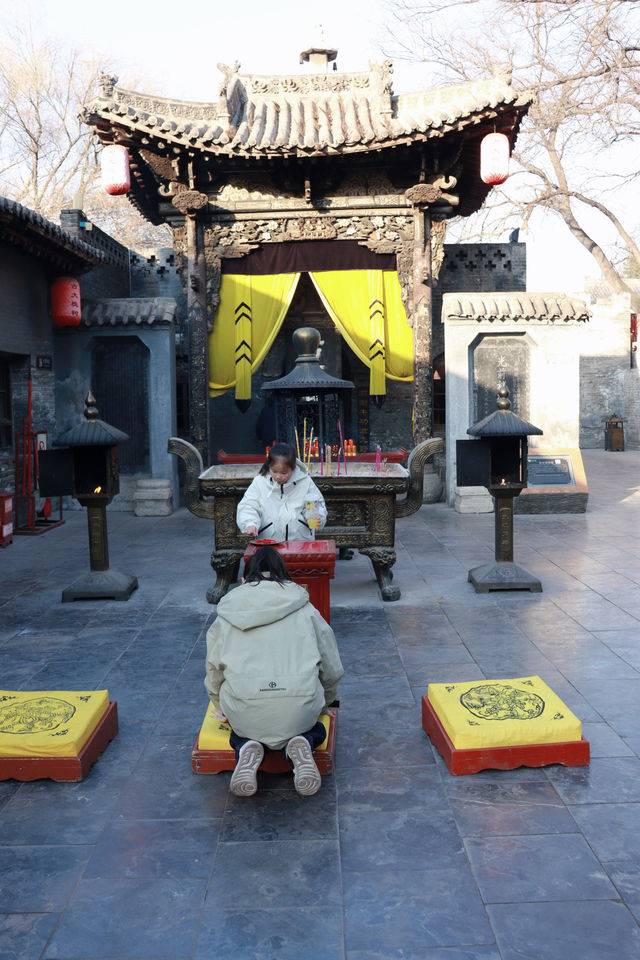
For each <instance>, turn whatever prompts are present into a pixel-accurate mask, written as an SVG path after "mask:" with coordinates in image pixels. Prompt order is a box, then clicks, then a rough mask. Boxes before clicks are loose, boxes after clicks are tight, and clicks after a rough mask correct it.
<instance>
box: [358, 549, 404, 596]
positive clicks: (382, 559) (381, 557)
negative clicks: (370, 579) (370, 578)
mask: <svg viewBox="0 0 640 960" xmlns="http://www.w3.org/2000/svg"><path fill="white" fill-rule="evenodd" d="M360 553H362V554H363V555H364V556H365V557H369V559H370V560H371V566H372V567H373V572H374V573H375V575H376V580H377V581H378V586H379V587H380V593H381V594H382V599H383V600H386V601H387V602H391V601H393V600H399V599H400V588H399V587H394V586H392V585H391V581H392V580H393V571H392V569H391V568H392V566H393V565H394V563H395V562H396V552H395V550H391V549H390V548H389V547H361V548H360Z"/></svg>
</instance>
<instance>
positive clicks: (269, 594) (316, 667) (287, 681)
mask: <svg viewBox="0 0 640 960" xmlns="http://www.w3.org/2000/svg"><path fill="white" fill-rule="evenodd" d="M343 673H344V671H343V668H342V663H341V661H340V655H339V653H338V647H337V645H336V640H335V637H334V634H333V630H332V629H331V627H330V626H329V625H328V623H327V622H326V621H325V620H324V619H323V618H322V617H321V616H320V614H319V613H318V611H317V610H316V609H315V607H314V606H313V605H312V604H311V603H310V602H309V597H308V594H307V591H306V590H305V589H304V587H301V586H299V585H298V584H297V583H293V582H291V581H288V582H286V583H284V584H282V585H281V584H279V583H276V582H275V581H271V580H262V581H259V582H258V583H244V584H242V586H239V587H237V588H236V589H235V590H232V591H231V592H230V593H228V594H226V595H225V596H224V597H223V598H222V599H221V600H220V603H219V604H218V616H217V619H216V620H215V621H214V623H213V624H212V625H211V627H210V628H209V631H208V633H207V673H206V678H205V687H206V689H207V692H208V694H209V697H210V699H211V702H212V703H213V706H214V707H215V708H216V709H217V710H220V711H221V712H222V713H224V715H225V716H226V717H227V718H228V720H229V723H230V724H231V727H232V729H233V730H234V731H235V732H236V733H237V734H238V736H241V737H247V738H248V739H250V740H258V741H260V743H264V744H265V745H266V746H267V747H271V748H272V749H274V750H278V749H280V748H281V747H284V746H285V745H286V744H287V742H288V741H289V740H290V739H291V737H295V736H298V735H299V734H301V733H305V732H306V731H307V730H310V729H311V727H313V725H314V724H315V722H316V721H317V719H318V716H319V714H320V713H321V712H322V710H323V707H325V706H329V705H330V704H331V703H332V701H333V700H335V698H336V694H337V690H338V681H339V680H340V677H341V676H342V675H343Z"/></svg>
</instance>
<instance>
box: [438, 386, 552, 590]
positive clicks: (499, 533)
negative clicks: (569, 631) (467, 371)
mask: <svg viewBox="0 0 640 960" xmlns="http://www.w3.org/2000/svg"><path fill="white" fill-rule="evenodd" d="M510 408H511V401H510V400H509V391H508V390H507V389H506V387H502V388H501V389H500V390H498V402H497V410H494V412H493V413H490V414H489V416H487V417H485V418H484V419H483V420H479V421H478V423H474V424H473V426H471V427H469V429H468V430H467V433H468V434H470V435H471V436H472V437H478V438H479V439H478V440H458V441H457V444H456V447H457V462H458V485H459V486H480V485H481V486H485V487H486V488H487V490H488V491H489V493H490V494H491V495H492V497H493V498H494V502H495V560H494V561H493V562H492V563H485V564H482V566H479V567H474V569H473V570H470V571H469V577H468V579H469V583H472V584H473V586H474V588H475V591H476V593H488V592H489V591H490V590H530V591H532V592H533V593H540V592H541V591H542V584H541V583H540V581H539V580H538V579H537V578H536V577H534V576H533V575H532V574H531V573H529V572H528V571H527V570H525V569H524V567H521V566H519V564H517V563H514V562H513V500H514V498H515V497H517V496H519V495H520V494H521V493H522V491H523V490H524V488H525V487H526V486H527V453H528V443H527V436H530V435H538V436H540V435H541V434H542V430H540V429H539V427H534V425H533V424H532V423H528V422H527V421H526V420H522V419H521V418H520V417H518V416H516V414H515V413H512V411H511V409H510Z"/></svg>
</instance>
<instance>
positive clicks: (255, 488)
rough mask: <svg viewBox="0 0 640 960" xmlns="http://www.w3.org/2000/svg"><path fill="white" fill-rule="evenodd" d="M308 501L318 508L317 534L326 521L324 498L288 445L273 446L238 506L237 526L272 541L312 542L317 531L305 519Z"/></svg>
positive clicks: (253, 535)
mask: <svg viewBox="0 0 640 960" xmlns="http://www.w3.org/2000/svg"><path fill="white" fill-rule="evenodd" d="M308 501H316V503H317V504H318V509H317V514H318V519H317V520H316V524H317V525H316V527H315V529H316V530H322V528H323V527H324V525H325V521H326V519H327V509H326V507H325V503H324V498H323V496H322V494H321V493H320V491H319V490H318V488H317V486H316V485H315V483H314V482H313V480H312V479H311V477H310V476H309V474H308V473H307V470H306V468H305V467H304V466H302V465H301V464H299V463H298V462H297V460H296V451H295V449H294V448H293V447H292V446H291V445H290V444H288V443H274V445H273V446H272V447H271V449H270V450H269V453H268V455H267V459H266V460H265V462H264V464H263V465H262V467H261V468H260V473H259V474H258V476H257V477H256V478H255V479H254V480H252V481H251V484H250V486H249V488H248V490H247V492H246V493H245V495H244V497H243V498H242V500H241V501H240V503H239V504H238V509H237V511H236V522H237V524H238V526H239V527H240V529H241V530H242V532H243V533H248V534H249V536H251V537H256V536H258V535H260V536H264V537H265V538H268V539H270V540H279V541H283V540H313V536H314V530H313V529H311V527H310V524H309V522H308V521H307V519H306V517H305V506H306V503H307V502H308Z"/></svg>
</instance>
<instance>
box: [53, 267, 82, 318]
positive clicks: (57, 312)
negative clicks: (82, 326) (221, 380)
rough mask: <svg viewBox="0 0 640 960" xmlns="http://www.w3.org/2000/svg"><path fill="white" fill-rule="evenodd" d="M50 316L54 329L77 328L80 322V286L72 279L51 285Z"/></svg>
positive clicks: (63, 278)
mask: <svg viewBox="0 0 640 960" xmlns="http://www.w3.org/2000/svg"><path fill="white" fill-rule="evenodd" d="M51 316H52V318H53V322H54V324H55V325H56V327H77V326H78V325H79V323H80V321H81V320H82V304H81V302H80V284H79V283H78V281H77V280H74V279H73V277H60V279H59V280H56V281H55V282H54V283H52V284H51Z"/></svg>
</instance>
